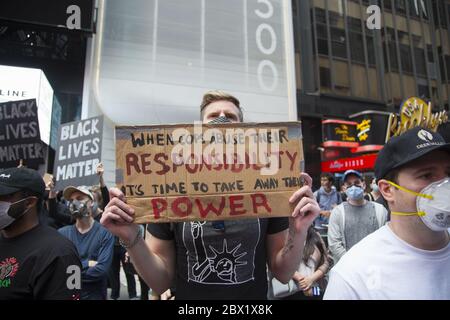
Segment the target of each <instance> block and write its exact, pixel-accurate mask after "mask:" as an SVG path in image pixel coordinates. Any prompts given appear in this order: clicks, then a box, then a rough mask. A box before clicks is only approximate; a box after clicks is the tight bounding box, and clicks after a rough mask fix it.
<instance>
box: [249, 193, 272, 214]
mask: <svg viewBox="0 0 450 320" xmlns="http://www.w3.org/2000/svg"><path fill="white" fill-rule="evenodd" d="M251 198H252V205H253V213H258V209H257V208H258V207H264V208H266V210H267V212H269V213H270V212H272V208H270V207H269V204H268V203H267V198H266V196H265V195H264V194H262V193H256V194H252V195H251ZM258 199H259V200H258Z"/></svg>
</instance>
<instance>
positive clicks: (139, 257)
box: [100, 188, 175, 293]
mask: <svg viewBox="0 0 450 320" xmlns="http://www.w3.org/2000/svg"><path fill="white" fill-rule="evenodd" d="M109 196H110V198H111V200H110V201H109V203H108V205H107V206H106V207H105V211H104V213H103V215H102V218H101V220H100V223H101V224H102V225H103V226H104V227H105V228H106V229H108V230H109V231H110V232H111V233H112V234H114V235H115V236H117V237H119V239H121V240H122V242H123V243H125V245H126V246H128V249H127V251H128V254H129V255H130V257H131V259H132V261H133V264H134V267H135V269H136V271H137V272H138V273H139V275H140V276H141V278H142V279H144V280H145V282H146V283H147V285H148V286H149V287H150V288H152V290H155V291H156V292H158V293H163V292H164V291H166V290H167V289H169V288H170V286H171V285H172V280H173V277H174V273H175V245H174V243H173V241H172V240H161V239H158V238H156V237H153V236H151V235H147V237H146V241H144V239H143V238H142V237H140V236H139V234H140V232H139V225H137V224H134V223H133V220H134V210H133V208H131V207H130V206H129V205H128V204H127V200H126V198H125V196H124V194H123V193H122V192H121V191H120V190H119V189H117V188H111V189H110V190H109Z"/></svg>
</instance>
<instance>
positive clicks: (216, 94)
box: [200, 90, 244, 122]
mask: <svg viewBox="0 0 450 320" xmlns="http://www.w3.org/2000/svg"><path fill="white" fill-rule="evenodd" d="M216 101H229V102H231V103H233V104H234V105H235V106H236V108H238V110H239V120H240V121H241V122H242V121H244V115H243V113H242V109H241V106H240V102H239V100H238V99H237V98H236V97H234V96H232V95H231V94H229V93H226V92H224V91H220V90H212V91H208V92H206V93H205V94H204V95H203V100H202V104H201V105H200V114H201V116H202V117H203V110H205V108H206V107H207V106H208V105H210V104H211V103H213V102H216Z"/></svg>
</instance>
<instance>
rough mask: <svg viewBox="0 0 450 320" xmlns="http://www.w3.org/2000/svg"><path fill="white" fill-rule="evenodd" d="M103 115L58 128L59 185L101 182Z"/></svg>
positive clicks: (61, 187)
mask: <svg viewBox="0 0 450 320" xmlns="http://www.w3.org/2000/svg"><path fill="white" fill-rule="evenodd" d="M102 134H103V117H95V118H90V119H86V120H81V121H75V122H70V123H66V124H63V125H62V126H61V127H60V129H59V132H58V147H57V149H56V159H55V168H54V171H53V175H54V176H55V180H56V185H55V187H56V189H58V190H62V189H63V188H65V187H67V186H81V185H86V186H90V185H94V184H98V176H97V173H96V169H97V165H98V164H99V163H100V159H101V149H102Z"/></svg>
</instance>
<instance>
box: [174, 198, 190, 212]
mask: <svg viewBox="0 0 450 320" xmlns="http://www.w3.org/2000/svg"><path fill="white" fill-rule="evenodd" d="M183 203H184V204H185V205H186V210H184V211H183V209H181V208H180V204H183ZM172 211H173V213H174V214H176V215H177V216H179V217H187V216H189V215H190V214H191V212H192V202H191V200H189V198H188V197H182V198H177V199H176V200H175V201H174V202H172Z"/></svg>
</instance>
